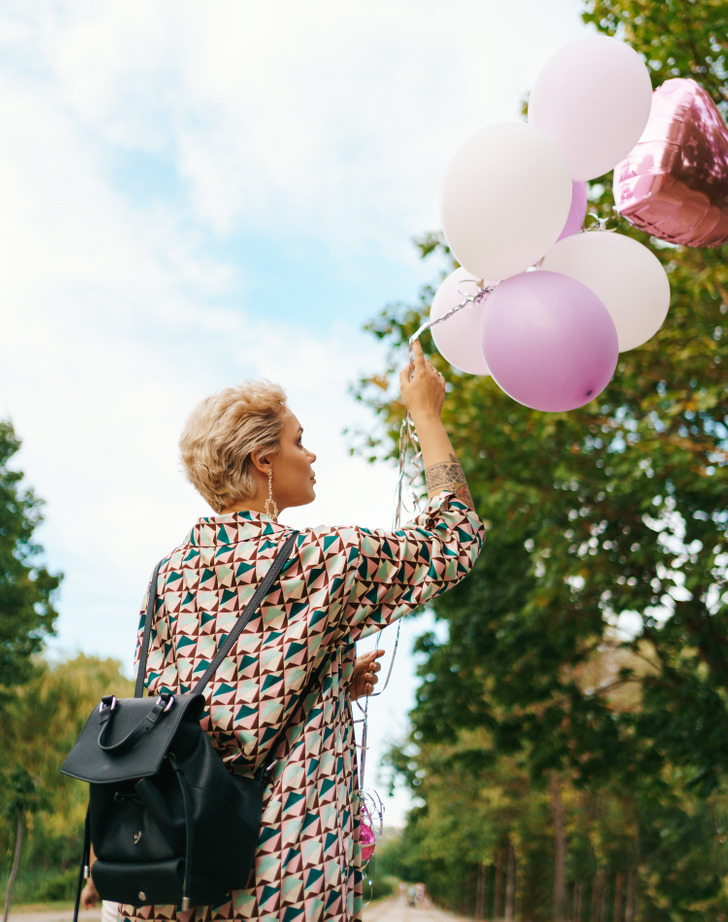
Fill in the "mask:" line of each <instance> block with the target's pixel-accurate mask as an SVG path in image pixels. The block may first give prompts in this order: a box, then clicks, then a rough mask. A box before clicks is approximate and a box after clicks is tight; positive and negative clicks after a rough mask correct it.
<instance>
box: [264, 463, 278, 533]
mask: <svg viewBox="0 0 728 922" xmlns="http://www.w3.org/2000/svg"><path fill="white" fill-rule="evenodd" d="M264 508H265V514H266V515H267V516H268V518H270V519H273V521H274V522H277V521H278V506H276V504H275V500H274V499H273V468H272V467H269V468H268V497H267V499H266V501H265V507H264Z"/></svg>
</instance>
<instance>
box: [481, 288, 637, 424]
mask: <svg viewBox="0 0 728 922" xmlns="http://www.w3.org/2000/svg"><path fill="white" fill-rule="evenodd" d="M481 337H482V342H483V353H484V355H485V360H486V362H487V363H488V367H489V368H490V373H491V375H492V376H493V379H494V380H495V382H496V384H498V386H499V387H500V388H502V390H504V391H505V392H506V394H508V396H509V397H512V398H513V399H514V400H517V401H518V402H519V403H522V404H524V406H527V407H531V408H532V409H534V410H544V411H546V412H549V413H561V412H564V411H566V410H574V409H576V407H581V406H584V404H586V403H589V401H590V400H593V399H594V398H595V397H596V396H597V395H598V394H600V393H601V392H602V391H603V390H604V388H605V387H606V386H607V384H609V382H610V381H611V379H612V375H613V374H614V370H615V368H616V367H617V358H618V351H619V347H618V342H617V331H616V329H615V326H614V321H613V320H612V318H611V316H610V314H609V311H608V310H607V309H606V307H605V306H604V304H603V302H602V301H601V300H600V299H599V298H598V297H597V296H596V295H595V294H594V292H593V291H592V290H591V289H590V288H587V287H586V285H583V284H582V283H581V282H577V281H576V279H572V278H569V277H568V276H566V275H561V274H559V273H558V272H544V271H543V270H536V271H534V272H522V273H521V274H520V275H514V276H512V277H511V278H509V279H506V280H505V281H503V282H501V283H500V285H499V286H498V287H497V288H496V289H495V291H493V293H492V294H491V295H490V296H489V298H488V300H487V301H486V303H485V307H484V309H483V316H482V320H481Z"/></svg>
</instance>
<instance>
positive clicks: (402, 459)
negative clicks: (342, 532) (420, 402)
mask: <svg viewBox="0 0 728 922" xmlns="http://www.w3.org/2000/svg"><path fill="white" fill-rule="evenodd" d="M478 285H480V286H482V287H480V288H479V290H478V291H477V292H476V293H475V294H474V295H466V294H463V292H462V291H460V294H462V295H463V300H462V301H461V302H460V303H459V304H456V305H455V306H454V307H452V308H451V309H450V310H449V311H446V312H445V313H444V314H442V316H440V317H437V318H436V319H435V320H428V321H426V322H425V323H423V324H422V326H421V327H420V328H419V329H418V330H417V331H416V332H415V333H413V334H412V336H410V338H409V341H408V346H409V366H410V379H411V378H412V377H413V375H414V364H415V363H414V344H415V343H416V342H417V340H418V339H419V338H420V336H422V334H423V333H424V332H425V330H429V329H431V328H432V327H434V326H435V325H436V324H438V323H444V321H446V320H449V319H450V318H451V317H453V316H454V315H455V314H457V312H458V311H461V310H463V309H464V308H466V307H472V305H473V304H477V303H478V302H479V301H482V300H483V298H485V297H487V295H489V294H490V293H491V291H493V289H494V288H495V285H483V282H482V280H481V281H480V282H478ZM398 447H399V470H398V475H397V487H396V490H395V510H394V516H393V519H394V530H395V531H397V530H398V529H399V528H401V526H402V510H403V508H404V494H405V492H409V497H410V499H411V501H412V507H413V510H414V512H416V513H419V512H420V497H419V495H418V491H417V488H416V483H417V481H418V478H419V476H420V474H421V473H422V452H421V451H420V441H419V439H418V438H417V431H416V430H415V426H414V423H413V421H412V417H411V416H410V414H409V410H408V411H407V412H406V413H405V417H404V419H403V420H402V425H401V426H400V430H399V445H398ZM410 456H411V458H410ZM408 468H409V471H408ZM401 629H402V622H401V620H400V621H398V622H397V634H396V636H395V639H394V649H393V650H392V657H391V659H390V662H389V669H388V671H387V676H386V678H385V680H384V684H383V685H382V687H381V689H380V690H379V691H377V692H372V694H371V695H367V696H366V698H365V700H364V707H363V708H362V707H361V705H359V708H360V710H361V711H362V712H363V714H364V716H363V719H362V724H363V727H362V733H361V738H362V741H361V745H360V747H359V749H360V751H361V757H360V759H359V787H360V790H361V789H363V788H364V775H365V771H366V762H367V755H366V754H367V731H368V728H369V699H370V698H378V697H379V696H380V695H382V694H384V692H385V691H386V690H387V686H388V685H389V680H390V679H391V677H392V670H393V669H394V662H395V658H396V656H397V650H398V648H399V638H400V632H401ZM381 637H382V631H381V630H380V631H379V632H378V633H377V641H376V647H379V646H380V641H381Z"/></svg>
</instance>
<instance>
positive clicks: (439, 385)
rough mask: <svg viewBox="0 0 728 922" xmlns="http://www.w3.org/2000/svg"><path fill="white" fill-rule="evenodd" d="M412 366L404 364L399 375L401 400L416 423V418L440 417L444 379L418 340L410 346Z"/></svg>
mask: <svg viewBox="0 0 728 922" xmlns="http://www.w3.org/2000/svg"><path fill="white" fill-rule="evenodd" d="M412 352H413V356H414V366H412V365H409V364H408V365H405V367H404V368H403V369H402V371H401V372H400V375H399V386H400V390H401V392H402V400H403V401H404V405H405V406H406V407H407V409H408V410H409V414H410V416H411V417H412V419H413V420H414V423H415V425H417V422H418V420H426V419H428V418H430V419H432V418H437V419H438V420H439V419H440V414H441V412H442V406H443V404H444V403H445V379H444V378H443V376H442V375H441V374H440V372H439V371H436V370H435V368H434V366H433V365H432V362H430V360H429V359H426V358H425V354H424V352H423V351H422V346H421V345H420V342H419V340H417V341H415V344H414V346H413V348H412Z"/></svg>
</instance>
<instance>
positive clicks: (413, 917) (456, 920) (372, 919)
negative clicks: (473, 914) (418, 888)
mask: <svg viewBox="0 0 728 922" xmlns="http://www.w3.org/2000/svg"><path fill="white" fill-rule="evenodd" d="M363 915H364V922H466V920H463V919H462V917H461V916H456V915H453V913H450V912H445V911H444V910H442V909H438V908H437V907H435V906H429V907H425V906H418V907H417V908H416V909H415V908H414V907H413V906H410V905H409V904H408V902H407V901H406V900H405V899H403V898H402V897H397V898H392V899H388V900H377V901H376V902H374V903H370V904H369V906H367V908H366V909H365V910H364V914H363ZM467 922H470V920H467Z"/></svg>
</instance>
